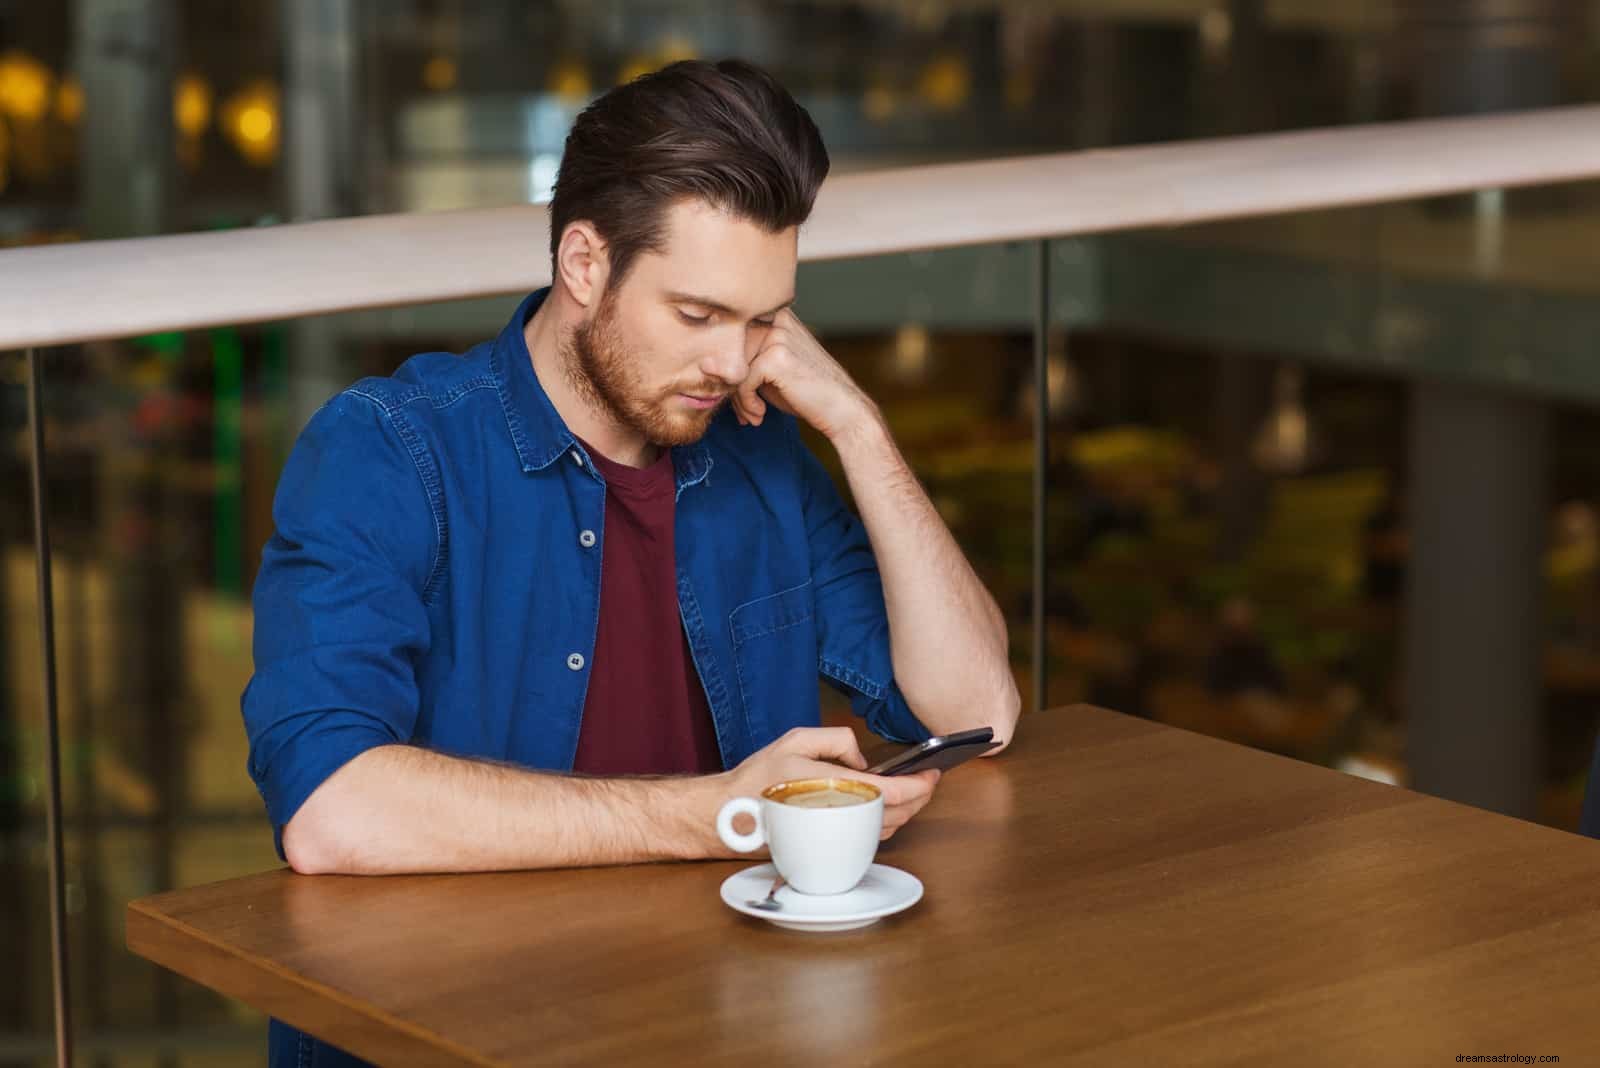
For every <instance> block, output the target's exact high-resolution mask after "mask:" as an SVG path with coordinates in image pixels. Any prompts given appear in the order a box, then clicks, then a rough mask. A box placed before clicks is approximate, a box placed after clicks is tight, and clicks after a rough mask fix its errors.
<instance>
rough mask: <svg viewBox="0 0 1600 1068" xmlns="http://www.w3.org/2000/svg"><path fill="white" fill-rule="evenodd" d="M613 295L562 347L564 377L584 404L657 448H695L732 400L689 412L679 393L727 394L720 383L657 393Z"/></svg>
mask: <svg viewBox="0 0 1600 1068" xmlns="http://www.w3.org/2000/svg"><path fill="white" fill-rule="evenodd" d="M614 293H615V291H614V290H608V291H607V292H606V294H605V295H604V296H602V297H601V298H600V306H599V308H597V309H596V310H595V313H594V315H593V316H592V317H591V318H590V319H589V320H588V321H587V322H584V323H581V324H580V325H578V326H577V327H575V328H573V330H572V332H571V333H570V334H569V335H568V337H567V339H566V342H565V343H564V344H563V345H562V360H561V367H562V372H563V374H564V375H565V376H566V379H567V384H568V385H570V386H571V387H572V389H573V392H575V393H576V394H577V395H578V397H579V399H580V400H582V401H583V403H585V404H587V405H588V406H589V407H591V408H593V409H594V410H596V411H597V412H599V413H600V414H601V415H602V416H604V417H605V418H607V419H609V420H610V421H611V422H612V423H615V424H616V425H617V426H619V427H623V428H626V429H629V430H633V431H635V432H636V433H638V434H640V435H641V436H642V437H643V438H644V439H645V440H646V441H648V442H650V444H652V445H659V446H662V447H664V448H670V447H672V446H674V445H692V444H694V443H695V442H697V441H699V440H700V439H701V438H703V437H704V436H705V433H706V431H707V430H708V429H709V428H710V426H711V421H712V420H713V419H715V418H716V416H717V415H718V413H720V412H721V411H722V409H723V408H725V407H726V406H727V405H728V403H729V399H730V397H731V394H730V397H723V399H722V401H721V403H719V404H717V405H715V406H713V407H711V408H706V409H696V408H689V407H686V406H685V405H683V403H682V402H681V401H680V400H679V399H678V397H677V395H678V394H679V393H690V394H694V395H696V396H701V397H705V396H716V395H720V394H722V393H725V392H727V386H726V385H724V384H719V383H705V382H701V383H696V384H695V385H694V386H691V387H687V388H684V389H677V388H669V389H665V390H654V389H652V388H651V387H650V386H649V385H648V384H647V383H646V382H645V380H644V376H643V374H642V373H641V371H640V365H641V363H642V362H643V361H642V360H640V359H638V358H637V357H635V356H634V354H632V353H631V352H629V351H628V349H627V346H626V344H625V343H624V342H623V340H622V336H621V331H620V330H619V329H618V326H617V320H616V315H615V309H614V308H613V306H612V305H613V303H614V302H613V300H612V297H613V295H614Z"/></svg>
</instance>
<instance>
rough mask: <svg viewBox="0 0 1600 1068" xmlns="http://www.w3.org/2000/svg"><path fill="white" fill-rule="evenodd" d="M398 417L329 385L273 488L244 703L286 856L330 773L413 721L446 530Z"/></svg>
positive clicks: (404, 732)
mask: <svg viewBox="0 0 1600 1068" xmlns="http://www.w3.org/2000/svg"><path fill="white" fill-rule="evenodd" d="M399 418H400V417H399V413H396V412H393V411H391V410H388V409H385V408H383V407H382V406H380V405H379V404H377V403H376V402H374V401H373V400H370V399H368V398H367V397H365V396H363V395H360V394H357V393H352V392H347V393H343V394H341V395H339V396H338V397H335V398H334V399H333V400H331V401H329V402H328V403H327V404H326V405H324V406H323V408H322V409H321V410H319V411H318V412H317V414H316V415H315V416H313V417H312V419H311V422H310V423H309V424H308V425H307V426H306V429H305V430H304V431H302V433H301V435H300V437H299V439H298V440H297V441H296V443H295V447H294V449H293V451H292V452H291V453H290V456H289V459H288V462H287V464H286V465H285V467H284V470H283V475H282V476H281V478H280V479H279V482H278V489H277V494H276V496H275V498H274V500H273V522H274V525H275V527H276V530H275V533H274V534H273V535H272V537H271V539H269V541H268V542H267V545H266V547H265V549H264V550H263V552H262V559H261V569H260V571H259V572H258V574H257V577H256V582H255V588H254V592H253V595H252V596H253V602H254V610H255V632H254V639H253V652H254V658H255V674H254V675H253V676H252V677H251V679H250V682H249V684H248V685H247V686H246V687H245V690H244V694H243V696H242V698H241V701H240V703H241V707H242V710H243V714H244V724H245V731H246V733H247V734H248V736H249V741H250V754H249V772H250V776H251V778H252V779H253V780H254V781H255V784H256V787H257V789H258V790H259V791H260V793H261V797H262V800H263V801H264V802H265V804H266V809H267V814H268V817H269V818H270V819H271V821H272V825H273V832H274V838H275V840H276V842H277V846H278V853H279V856H280V857H281V856H282V855H283V846H282V830H283V826H284V824H286V823H288V822H289V820H290V818H291V817H293V816H294V814H295V812H296V811H298V810H299V808H300V806H301V805H302V804H303V803H304V802H305V800H306V798H307V797H309V796H310V795H311V793H312V792H313V791H314V790H316V788H317V787H318V786H320V785H321V784H322V783H323V781H324V780H326V779H327V778H328V776H330V775H332V774H333V773H334V772H335V771H337V770H338V769H339V768H340V767H342V766H343V765H344V764H346V763H347V762H348V761H350V760H351V759H352V758H354V757H355V756H357V755H358V754H360V753H362V752H364V751H366V750H368V749H371V748H373V747H374V746H379V745H387V744H392V743H395V742H407V741H410V740H411V738H412V735H413V731H414V729H415V726H416V720H417V711H418V705H419V692H418V686H417V680H416V665H417V662H418V659H419V658H420V657H421V655H422V654H423V653H424V652H425V651H426V650H427V648H428V643H429V624H428V613H427V608H426V604H425V594H426V592H427V590H428V586H429V580H430V578H431V577H432V572H433V568H434V567H435V565H436V563H437V561H438V559H439V556H440V554H441V551H442V532H441V529H440V525H439V522H438V520H437V518H436V510H435V508H434V505H433V504H432V502H431V501H430V499H429V494H428V492H427V489H426V485H427V479H426V477H425V470H426V458H425V457H424V456H423V455H421V454H420V453H419V452H417V451H415V449H414V447H413V446H412V445H408V444H407V442H408V441H409V442H412V443H415V442H416V440H417V439H416V436H415V435H414V434H411V433H408V432H406V428H405V426H404V424H403V423H399V422H397V420H398V419H399Z"/></svg>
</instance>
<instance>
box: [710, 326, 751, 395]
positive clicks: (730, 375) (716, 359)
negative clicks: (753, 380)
mask: <svg viewBox="0 0 1600 1068" xmlns="http://www.w3.org/2000/svg"><path fill="white" fill-rule="evenodd" d="M700 370H702V371H704V372H705V373H706V374H707V375H709V376H711V377H712V378H715V379H717V380H719V381H721V382H725V383H727V385H728V388H729V389H735V388H737V387H738V385H739V383H740V382H743V381H744V380H745V378H746V377H747V376H748V375H749V374H750V360H749V358H748V357H747V356H746V355H745V351H744V344H743V339H742V338H741V339H739V340H738V341H736V342H734V343H732V344H724V345H722V346H721V347H719V348H718V349H717V350H716V351H714V352H712V353H711V354H710V355H708V356H706V357H705V359H703V360H701V361H700Z"/></svg>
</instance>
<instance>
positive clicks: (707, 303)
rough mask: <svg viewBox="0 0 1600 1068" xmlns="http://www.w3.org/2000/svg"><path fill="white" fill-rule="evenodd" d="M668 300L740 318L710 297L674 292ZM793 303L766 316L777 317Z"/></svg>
mask: <svg viewBox="0 0 1600 1068" xmlns="http://www.w3.org/2000/svg"><path fill="white" fill-rule="evenodd" d="M667 299H668V300H670V301H681V302H682V303H684V304H698V305H700V307H702V308H710V309H711V310H712V311H719V312H721V313H722V314H724V315H731V316H733V317H734V318H736V319H737V318H738V317H739V313H738V311H737V310H735V309H733V308H730V307H728V306H727V305H726V304H723V303H722V302H721V301H717V300H712V299H711V298H710V297H697V296H695V295H694V294H693V293H680V292H678V291H676V290H672V291H669V292H668V293H667ZM793 303H794V297H790V298H789V299H788V300H786V301H784V302H783V303H782V304H780V305H778V306H777V307H776V308H773V309H772V310H771V311H769V312H767V313H766V314H767V315H776V314H778V313H779V312H781V311H782V310H783V309H785V308H787V307H788V306H789V305H791V304H793ZM756 318H758V319H760V318H763V316H760V315H758V316H756Z"/></svg>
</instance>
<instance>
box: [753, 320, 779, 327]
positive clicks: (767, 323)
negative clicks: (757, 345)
mask: <svg viewBox="0 0 1600 1068" xmlns="http://www.w3.org/2000/svg"><path fill="white" fill-rule="evenodd" d="M776 322H777V320H776V319H757V320H755V324H756V325H757V326H771V325H773V324H774V323H776Z"/></svg>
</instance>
